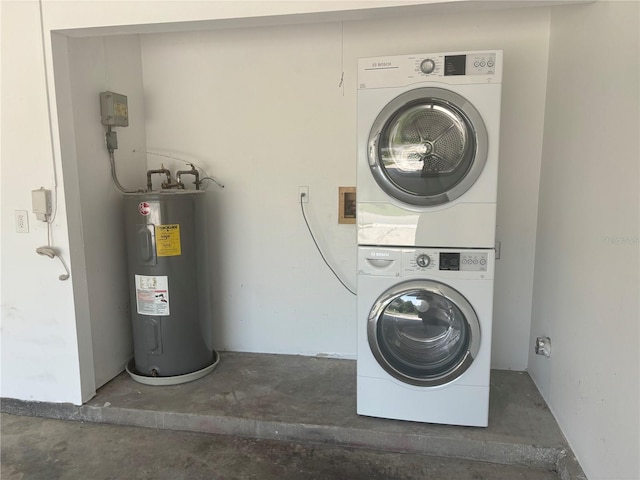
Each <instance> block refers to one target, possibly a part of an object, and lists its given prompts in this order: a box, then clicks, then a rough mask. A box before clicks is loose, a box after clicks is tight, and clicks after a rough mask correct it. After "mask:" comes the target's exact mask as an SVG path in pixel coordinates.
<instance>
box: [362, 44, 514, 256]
mask: <svg viewBox="0 0 640 480" xmlns="http://www.w3.org/2000/svg"><path fill="white" fill-rule="evenodd" d="M501 91H502V51H500V50H493V51H479V52H455V53H438V54H416V55H402V56H390V57H376V58H361V59H360V60H359V61H358V108H357V111H358V117H357V119H358V127H357V138H358V154H357V155H358V167H357V227H358V228H357V230H358V244H359V245H388V246H421V247H475V248H493V247H494V244H495V225H496V195H497V182H498V145H499V136H500V101H501Z"/></svg>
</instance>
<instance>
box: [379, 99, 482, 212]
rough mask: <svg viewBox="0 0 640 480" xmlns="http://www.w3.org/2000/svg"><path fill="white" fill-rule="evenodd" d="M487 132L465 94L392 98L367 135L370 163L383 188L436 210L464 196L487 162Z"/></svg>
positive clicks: (414, 202) (395, 196) (404, 199)
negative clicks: (436, 206)
mask: <svg viewBox="0 0 640 480" xmlns="http://www.w3.org/2000/svg"><path fill="white" fill-rule="evenodd" d="M487 138H488V137H487V131H486V128H485V126H484V122H483V121H482V117H481V116H480V114H479V113H478V111H477V110H476V109H475V107H473V105H471V104H470V103H469V102H467V101H466V100H465V99H464V98H463V97H462V96H460V95H458V94H456V93H454V92H451V91H449V90H444V89H440V88H419V89H416V90H411V91H409V92H406V93H404V94H402V95H400V96H399V97H396V98H395V99H394V100H392V101H391V102H390V103H389V104H388V105H387V106H386V107H385V108H384V109H383V110H382V112H381V113H380V115H378V117H377V119H376V121H375V122H374V124H373V127H372V129H371V133H370V135H369V150H368V155H369V165H370V167H371V172H372V173H373V175H374V177H375V179H376V181H377V182H378V184H379V185H380V187H381V188H382V189H383V190H384V191H385V192H387V193H388V194H389V195H391V196H392V197H394V198H396V199H398V200H400V201H402V202H404V203H408V204H411V205H416V206H435V205H440V204H443V203H447V202H450V201H452V200H454V199H456V198H458V197H459V196H460V195H462V194H463V193H464V192H466V191H467V190H468V189H469V188H471V186H472V185H473V184H474V183H475V181H476V180H477V179H478V177H479V176H480V174H481V173H482V169H483V168H484V165H485V163H486V160H487V151H488V140H487Z"/></svg>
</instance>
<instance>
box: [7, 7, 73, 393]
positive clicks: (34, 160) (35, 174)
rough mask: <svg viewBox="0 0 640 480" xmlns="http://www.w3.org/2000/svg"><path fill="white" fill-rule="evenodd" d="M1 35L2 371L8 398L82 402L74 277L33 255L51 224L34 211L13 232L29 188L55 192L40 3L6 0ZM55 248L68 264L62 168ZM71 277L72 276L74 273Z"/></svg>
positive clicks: (27, 201)
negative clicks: (23, 228) (24, 227)
mask: <svg viewBox="0 0 640 480" xmlns="http://www.w3.org/2000/svg"><path fill="white" fill-rule="evenodd" d="M0 21H1V22H2V23H1V29H0V31H1V35H2V67H3V68H2V101H1V102H0V104H1V107H0V108H1V109H2V118H3V123H2V132H1V155H2V176H1V183H2V202H1V207H0V209H1V210H0V211H1V216H2V272H1V273H2V279H1V290H2V336H1V342H2V359H1V360H2V361H1V363H2V367H1V369H2V370H1V375H0V377H1V379H2V384H1V388H2V391H1V395H2V396H3V397H14V398H24V399H31V400H40V401H50V402H64V401H74V402H79V401H80V400H81V391H80V389H81V387H80V378H79V363H78V355H79V353H78V344H77V337H76V323H75V315H74V302H73V296H72V280H70V281H66V282H61V281H60V280H58V275H60V274H61V273H64V269H63V267H62V265H61V264H60V262H59V261H58V260H57V259H55V260H52V259H49V258H48V257H42V256H39V255H37V254H36V253H35V250H36V248H37V247H39V246H42V245H46V244H47V228H46V224H45V223H43V222H40V221H38V220H36V218H35V216H34V215H33V214H31V213H29V228H30V232H29V233H15V227H14V211H15V210H27V211H29V212H30V211H31V190H34V189H37V188H40V187H41V186H44V187H46V188H50V189H52V190H53V192H54V194H55V192H56V189H55V183H56V182H55V180H54V179H55V175H54V169H53V168H54V167H53V160H52V153H51V152H52V146H51V137H50V134H49V119H48V112H47V90H46V88H45V76H44V73H45V70H44V59H43V51H42V44H41V42H40V39H41V36H40V22H39V15H38V4H37V3H36V2H3V3H2V17H1V19H0ZM57 169H58V172H57V184H58V188H57V195H54V205H55V208H56V216H55V219H54V220H53V226H52V231H53V244H54V245H55V246H56V247H58V248H59V249H60V251H61V253H62V254H63V255H64V256H65V257H66V258H67V259H68V255H69V250H68V238H67V235H66V231H65V230H66V216H67V214H66V211H65V204H64V185H63V182H62V175H61V171H60V167H59V165H57ZM72 278H73V275H72Z"/></svg>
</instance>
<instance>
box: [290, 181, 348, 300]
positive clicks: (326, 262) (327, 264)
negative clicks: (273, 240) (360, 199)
mask: <svg viewBox="0 0 640 480" xmlns="http://www.w3.org/2000/svg"><path fill="white" fill-rule="evenodd" d="M304 196H305V194H304V193H301V194H300V210H302V218H304V223H305V224H306V225H307V230H309V235H311V240H313V243H314V244H315V246H316V249H317V250H318V253H319V254H320V257H322V260H323V261H324V263H325V265H326V266H327V267H329V270H331V273H333V275H334V276H335V277H336V278H337V279H338V281H339V282H340V283H341V284H342V286H343V287H344V288H346V289H347V290H349V293H351V295H356V292H354V291H353V290H352V289H350V288H349V287H348V286H347V284H346V283H345V282H344V281H343V280H342V279H341V278H340V276H339V275H338V274H337V273H336V271H335V270H334V269H333V267H332V266H331V265H330V264H329V262H328V261H327V259H326V258H325V256H324V254H323V253H322V250H320V246H319V245H318V242H316V238H315V237H314V235H313V232H312V231H311V227H310V226H309V222H308V221H307V215H306V214H305V211H304V203H303V202H302V199H303V198H304Z"/></svg>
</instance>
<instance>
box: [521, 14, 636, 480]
mask: <svg viewBox="0 0 640 480" xmlns="http://www.w3.org/2000/svg"><path fill="white" fill-rule="evenodd" d="M639 20H640V10H639V4H638V3H636V2H598V3H597V4H592V5H585V6H579V7H574V8H559V9H554V10H552V14H551V41H550V52H551V53H550V59H549V80H548V85H547V92H548V96H547V104H546V116H545V133H544V149H543V164H542V177H541V182H540V207H539V217H538V218H539V220H538V236H537V250H536V268H535V284H534V287H535V288H534V303H533V321H532V328H531V334H532V335H531V336H532V337H536V336H542V335H547V336H549V337H551V341H552V354H551V357H550V358H545V357H539V356H535V355H532V356H531V357H530V359H529V371H530V373H531V376H532V377H533V379H534V380H535V382H536V384H537V385H538V388H539V389H540V390H541V391H542V393H543V395H544V397H545V399H546V400H547V403H548V404H549V406H550V408H551V410H552V411H553V413H554V415H555V416H556V419H557V420H558V423H559V424H560V426H561V428H562V430H563V432H564V433H565V435H566V436H567V438H568V440H569V442H570V443H571V445H572V447H573V449H574V451H575V452H576V454H577V456H578V459H579V460H580V462H581V464H582V466H583V468H584V470H585V472H586V474H587V476H588V477H589V479H590V480H605V479H619V480H622V479H624V480H636V479H638V478H640V471H639V469H638V451H639V450H640V445H639V444H638V439H639V431H638V429H639V417H638V411H639V405H640V398H639V395H638V380H639V375H640V374H639V365H640V359H639V357H638V352H639V346H638V345H639V342H638V340H639V329H638V323H639V322H638V319H639V312H638V303H639V292H640V283H639V278H638V275H639V263H638V252H639V248H638V238H639V237H638V234H639V232H638V221H639V208H638V206H639V193H640V192H639V189H638V181H639V174H640V172H639V168H638V166H639V160H638V159H639V158H640V151H639V147H638V132H639V131H640V125H639V116H640V112H639V105H640V98H639V90H640V79H639V72H638V70H639V67H638V58H640V52H639V37H638V30H639V26H638V25H639ZM587 65H591V67H592V68H585V67H586V66H587Z"/></svg>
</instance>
